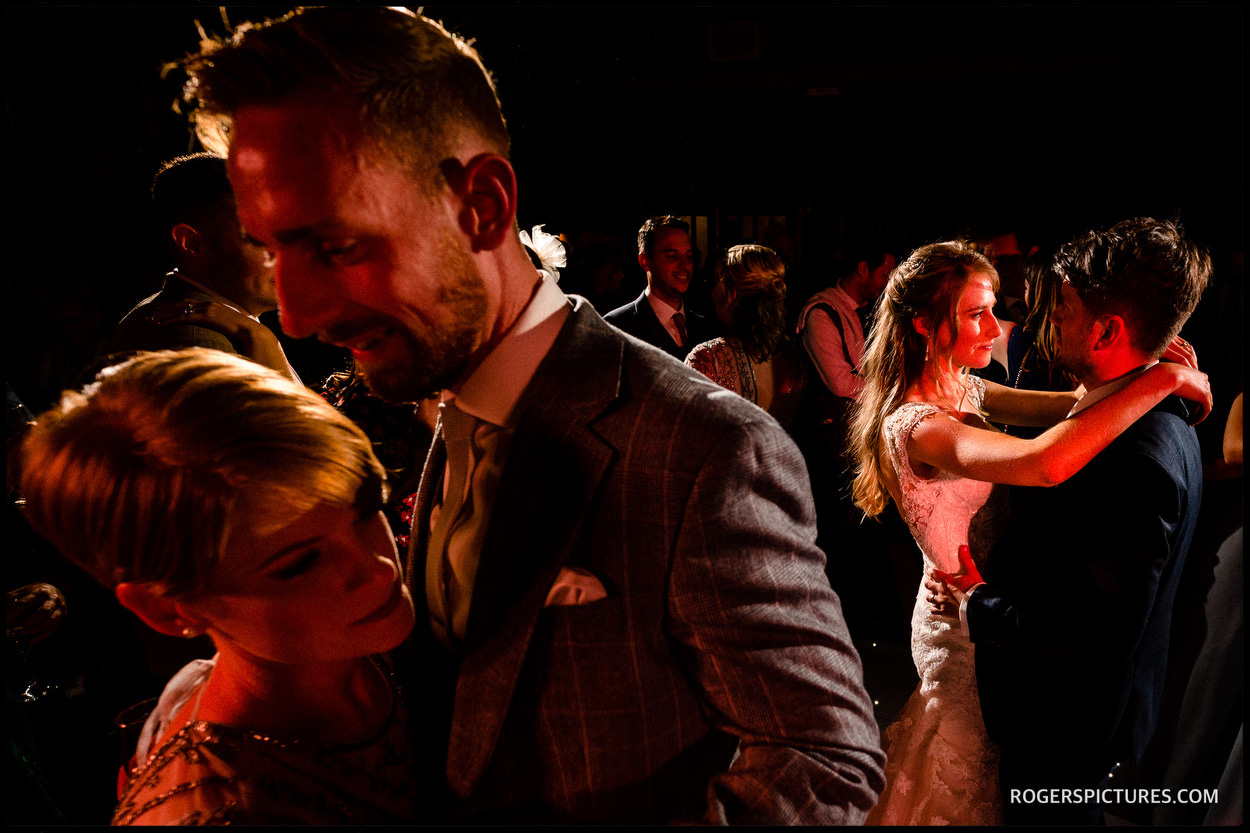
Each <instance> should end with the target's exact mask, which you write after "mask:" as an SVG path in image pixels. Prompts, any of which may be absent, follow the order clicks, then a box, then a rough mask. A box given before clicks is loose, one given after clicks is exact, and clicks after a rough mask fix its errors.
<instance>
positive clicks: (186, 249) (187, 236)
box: [169, 223, 200, 255]
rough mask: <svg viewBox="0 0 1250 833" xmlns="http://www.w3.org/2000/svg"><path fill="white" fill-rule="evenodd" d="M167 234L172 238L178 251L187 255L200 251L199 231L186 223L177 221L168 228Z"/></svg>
mask: <svg viewBox="0 0 1250 833" xmlns="http://www.w3.org/2000/svg"><path fill="white" fill-rule="evenodd" d="M169 236H170V237H172V238H173V239H174V245H175V246H177V247H178V251H180V252H182V253H184V254H189V255H198V254H199V253H200V233H199V232H198V231H196V230H195V229H194V228H192V227H191V226H189V225H187V224H186V223H179V224H178V225H176V226H174V227H173V228H172V229H170V230H169Z"/></svg>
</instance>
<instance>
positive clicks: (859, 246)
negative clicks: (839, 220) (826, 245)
mask: <svg viewBox="0 0 1250 833" xmlns="http://www.w3.org/2000/svg"><path fill="white" fill-rule="evenodd" d="M895 248H896V247H894V246H893V244H892V243H891V242H890V240H888V239H887V238H886V237H885V236H884V235H881V234H852V235H849V236H847V237H845V238H843V239H842V240H840V241H839V242H838V246H837V251H836V253H835V255H834V279H835V280H838V281H840V280H842V279H843V278H845V277H848V276H849V275H853V274H854V273H855V270H856V268H857V267H858V266H859V264H860V262H861V261H865V262H867V263H868V269H869V271H871V270H873V269H876V268H877V267H878V266H880V265H881V264H882V262H883V261H884V260H885V256H886V255H891V254H892V255H895V256H897V254H898V253H897V251H895Z"/></svg>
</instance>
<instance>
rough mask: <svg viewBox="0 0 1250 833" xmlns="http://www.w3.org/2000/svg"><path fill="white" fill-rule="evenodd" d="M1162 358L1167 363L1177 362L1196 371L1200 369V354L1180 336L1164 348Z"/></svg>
mask: <svg viewBox="0 0 1250 833" xmlns="http://www.w3.org/2000/svg"><path fill="white" fill-rule="evenodd" d="M1160 358H1161V359H1163V361H1165V362H1176V363H1177V364H1183V365H1185V366H1186V367H1192V368H1193V369H1194V370H1197V369H1198V354H1197V353H1196V352H1194V346H1193V345H1192V344H1190V343H1189V342H1188V341H1186V340H1185V339H1183V338H1181V337H1180V336H1177V337H1176V338H1174V339H1172V340H1171V341H1170V342H1169V343H1168V346H1167V347H1165V348H1163V355H1162V356H1160Z"/></svg>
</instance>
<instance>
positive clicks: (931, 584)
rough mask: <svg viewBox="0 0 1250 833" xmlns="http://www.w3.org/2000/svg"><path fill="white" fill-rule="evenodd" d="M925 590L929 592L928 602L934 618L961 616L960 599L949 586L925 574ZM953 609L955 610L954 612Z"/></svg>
mask: <svg viewBox="0 0 1250 833" xmlns="http://www.w3.org/2000/svg"><path fill="white" fill-rule="evenodd" d="M924 589H925V590H927V591H929V595H928V596H927V597H926V601H928V602H929V612H930V613H932V614H933V615H934V616H954V617H958V616H959V612H958V611H959V598H958V597H957V596H956V595H955V591H954V590H953V589H951V588H950V587H949V586H948V585H946V584H944V583H943V582H941V581H939V580H938V579H936V578H935V577H933V576H932V575H931V574H929V573H925V576H924ZM951 608H954V611H953V612H952V610H951Z"/></svg>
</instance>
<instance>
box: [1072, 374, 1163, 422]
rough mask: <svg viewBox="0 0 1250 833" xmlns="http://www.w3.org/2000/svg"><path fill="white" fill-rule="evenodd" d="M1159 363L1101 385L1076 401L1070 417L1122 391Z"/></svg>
mask: <svg viewBox="0 0 1250 833" xmlns="http://www.w3.org/2000/svg"><path fill="white" fill-rule="evenodd" d="M1158 363H1159V362H1158V361H1153V362H1150V363H1148V364H1144V365H1142V366H1141V367H1139V368H1137V369H1136V370H1130V371H1129V372H1128V373H1125V374H1124V375H1123V376H1121V377H1119V378H1118V379H1112V380H1111V381H1110V382H1107V383H1106V384H1105V385H1099V386H1098V387H1096V388H1094V389H1093V390H1091V391H1087V392H1086V394H1085V395H1084V396H1082V397H1081V398H1080V399H1078V400H1076V404H1075V405H1073V406H1072V410H1071V411H1068V416H1070V417H1073V416H1076V415H1077V414H1079V413H1080V412H1081V411H1083V410H1085V409H1086V408H1088V407H1089V406H1090V405H1093V404H1094V403H1095V402H1101V401H1102V400H1103V399H1106V398H1107V397H1108V396H1110V395H1111V394H1113V393H1115V392H1116V391H1118V390H1120V389H1121V388H1123V387H1124V386H1125V385H1127V384H1128V383H1129V382H1131V381H1133V379H1134V378H1135V377H1136V376H1137V374H1139V373H1145V372H1146V371H1147V370H1149V369H1150V368H1152V367H1154V366H1155V365H1156V364H1158Z"/></svg>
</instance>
